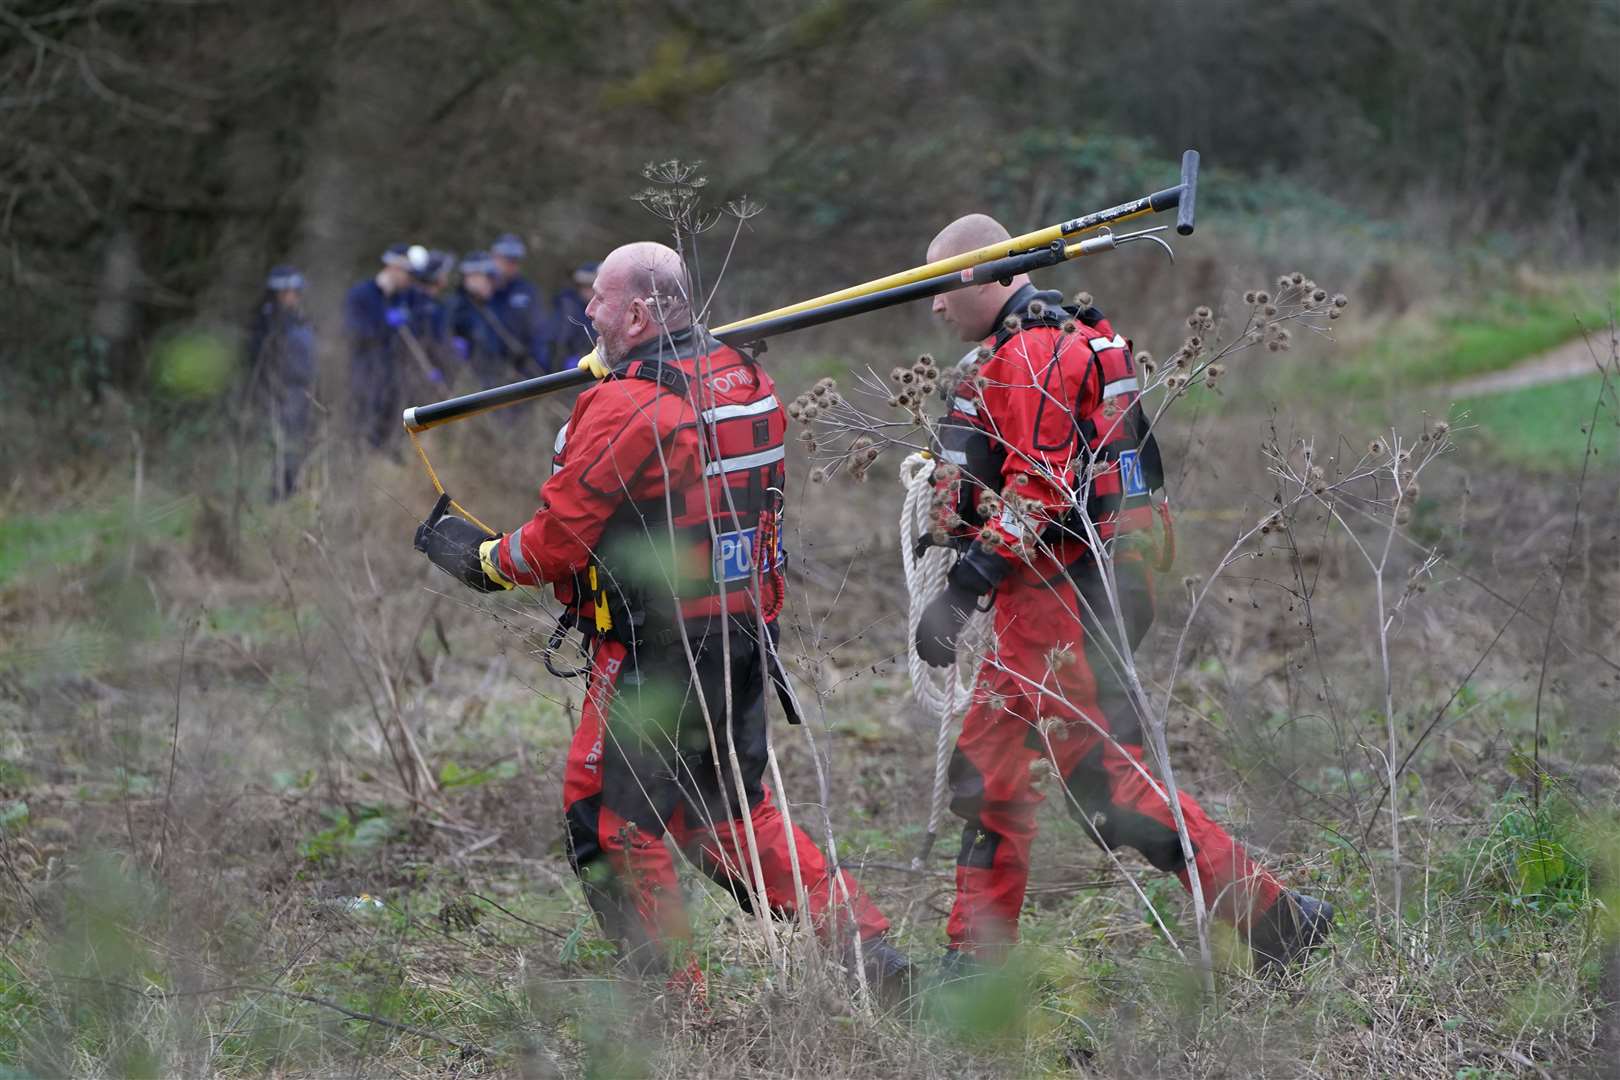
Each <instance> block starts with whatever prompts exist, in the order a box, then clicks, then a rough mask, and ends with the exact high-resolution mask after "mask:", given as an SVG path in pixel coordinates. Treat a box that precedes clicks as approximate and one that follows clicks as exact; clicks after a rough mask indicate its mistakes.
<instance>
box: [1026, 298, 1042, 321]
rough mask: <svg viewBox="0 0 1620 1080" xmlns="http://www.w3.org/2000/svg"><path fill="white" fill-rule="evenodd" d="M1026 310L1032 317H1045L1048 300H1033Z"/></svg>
mask: <svg viewBox="0 0 1620 1080" xmlns="http://www.w3.org/2000/svg"><path fill="white" fill-rule="evenodd" d="M1024 310H1025V311H1027V312H1029V317H1030V318H1032V319H1044V318H1045V317H1046V302H1045V301H1044V300H1031V301H1030V302H1029V306H1028V307H1027V308H1025V309H1024Z"/></svg>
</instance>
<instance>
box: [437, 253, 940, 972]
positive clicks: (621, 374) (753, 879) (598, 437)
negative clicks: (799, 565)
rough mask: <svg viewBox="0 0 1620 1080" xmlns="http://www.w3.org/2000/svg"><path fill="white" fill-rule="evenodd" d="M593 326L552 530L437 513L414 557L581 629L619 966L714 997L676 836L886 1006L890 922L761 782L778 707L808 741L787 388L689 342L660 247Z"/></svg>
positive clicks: (609, 920)
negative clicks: (792, 631)
mask: <svg viewBox="0 0 1620 1080" xmlns="http://www.w3.org/2000/svg"><path fill="white" fill-rule="evenodd" d="M586 314H587V315H588V316H589V318H590V320H591V322H592V323H593V325H594V326H595V327H596V332H597V348H596V352H595V353H594V354H593V355H592V356H590V357H587V358H586V359H585V360H584V361H581V364H582V366H585V365H591V366H592V367H593V370H594V371H596V373H597V374H598V375H599V376H601V377H602V379H601V381H600V382H598V383H597V384H596V385H594V386H592V387H590V388H589V389H587V390H585V391H584V392H583V393H581V394H580V396H579V398H578V400H577V401H576V402H575V404H574V410H573V414H572V415H571V416H570V417H569V420H568V422H567V423H566V424H565V425H564V426H563V428H562V431H561V432H560V433H559V434H558V437H557V443H556V456H555V457H554V458H553V461H552V471H551V476H550V478H549V479H548V480H546V482H545V483H544V485H543V486H542V487H541V489H540V509H539V510H537V511H536V512H535V514H534V516H533V517H532V518H530V519H529V520H528V521H527V522H525V523H524V524H523V525H521V526H520V527H518V528H516V529H514V530H512V531H511V532H510V533H504V534H500V535H497V536H490V535H488V534H486V533H484V532H483V530H481V529H479V528H478V527H477V526H475V525H472V524H471V523H470V522H467V521H465V520H463V519H461V518H458V517H455V516H453V515H449V514H446V513H444V505H443V500H441V505H440V506H439V507H436V508H435V512H434V513H433V514H432V515H430V516H429V519H428V520H427V521H425V522H424V523H423V525H422V528H421V529H420V530H419V531H418V537H417V546H418V548H420V549H421V550H423V551H425V552H426V553H427V555H428V557H429V558H430V559H431V560H432V561H433V562H434V564H435V565H437V566H439V567H440V568H441V569H443V570H445V571H447V572H449V573H450V574H452V575H454V576H455V577H456V578H458V579H459V580H460V581H462V582H463V583H464V584H466V585H468V586H469V587H471V588H474V589H478V590H482V591H494V590H499V589H508V588H512V587H514V586H535V587H538V586H550V587H552V588H553V589H554V590H555V592H556V595H557V597H558V598H559V599H560V600H561V601H562V602H563V604H564V605H565V607H566V608H567V609H568V611H569V613H570V617H571V618H573V619H575V620H577V622H578V625H580V626H581V627H583V628H584V633H585V639H586V648H587V651H588V655H589V656H590V672H589V684H588V686H587V690H586V694H585V701H584V706H583V709H582V713H581V717H580V725H579V729H578V731H577V732H576V733H575V735H574V739H573V744H572V746H571V747H570V749H569V753H568V760H567V764H566V767H565V771H564V778H563V806H564V811H565V816H566V819H567V827H568V853H569V860H570V862H571V864H572V865H573V867H574V870H575V872H576V873H577V874H578V875H579V878H580V882H581V884H582V885H583V887H584V891H585V895H586V898H587V899H588V900H589V901H590V904H591V906H592V908H593V909H594V910H595V911H596V913H597V915H598V916H599V918H600V919H601V922H602V925H603V927H604V929H605V930H606V931H607V933H608V934H609V936H610V937H612V938H613V939H614V940H615V941H616V942H617V943H618V945H619V948H620V952H621V956H622V957H623V959H624V960H625V962H626V963H627V964H628V965H630V966H632V967H633V968H634V969H636V970H639V971H641V972H644V973H645V972H651V971H662V972H667V973H669V977H670V979H671V981H672V983H675V984H679V985H683V986H685V987H686V988H688V989H689V990H691V991H695V992H701V990H702V985H703V981H702V974H701V969H700V967H699V965H698V963H697V960H696V958H695V957H693V956H692V955H691V952H690V942H691V929H690V924H689V922H688V917H687V912H686V909H685V905H684V903H683V901H682V897H681V886H680V882H679V880H678V879H677V877H676V874H675V865H674V861H673V859H672V857H671V854H670V851H669V848H668V847H667V846H666V844H665V838H666V837H669V838H672V839H673V840H674V841H675V843H676V844H677V845H678V846H680V847H681V848H682V849H683V850H684V851H686V852H687V853H688V855H689V856H690V858H691V859H692V861H693V862H694V863H695V864H696V865H697V866H698V867H699V868H701V869H702V870H703V871H704V872H705V873H707V874H708V875H709V876H710V877H712V878H713V879H714V880H715V881H717V882H718V883H720V884H721V885H722V886H724V887H725V888H727V889H728V890H730V891H731V892H732V894H733V895H734V896H736V897H737V899H738V901H739V902H740V903H741V904H743V905H744V907H745V908H747V909H748V910H753V904H754V903H755V902H758V901H763V902H764V904H765V905H766V906H767V907H768V908H769V909H770V911H771V912H772V913H773V914H775V915H778V916H782V917H793V916H794V915H795V913H797V912H798V911H799V910H800V907H801V902H802V903H803V904H804V905H805V906H807V907H808V917H809V920H810V922H811V924H812V925H813V926H814V927H815V929H816V931H817V933H818V934H819V935H820V936H821V937H822V939H823V940H824V941H826V942H827V943H828V944H829V945H830V946H831V947H832V948H833V950H834V952H835V955H838V956H841V957H843V958H845V959H846V960H848V959H853V956H854V955H855V949H854V945H855V942H856V940H857V939H859V941H860V943H861V949H860V955H861V956H862V957H863V959H864V963H865V970H866V974H867V975H868V977H869V979H870V981H871V982H872V983H873V984H874V985H875V987H876V988H877V990H878V991H879V993H880V994H881V995H883V996H884V997H885V998H886V999H888V1000H890V1001H895V1000H897V999H898V998H900V997H903V996H904V995H905V994H906V993H907V992H908V988H909V971H910V965H909V963H908V962H907V960H906V958H905V957H904V956H903V955H902V954H900V953H899V951H898V950H896V949H895V948H894V947H893V946H892V945H890V944H889V942H888V941H887V940H886V939H885V932H886V931H887V929H888V926H889V923H888V920H887V919H885V918H884V917H883V915H882V913H881V912H880V911H878V909H877V907H876V905H874V904H873V903H872V901H871V900H870V899H869V898H868V897H867V896H866V894H865V893H864V892H863V891H862V890H861V887H860V885H859V884H858V883H857V882H856V881H855V879H854V878H853V877H851V876H850V875H849V874H848V873H847V872H845V871H842V870H837V869H835V868H834V867H833V866H831V865H830V864H829V863H828V861H827V859H826V858H825V856H824V855H823V854H822V852H821V851H820V849H819V848H817V847H816V845H815V844H814V843H813V842H812V841H811V839H810V838H809V836H808V835H807V834H806V833H805V832H804V830H803V829H800V828H798V827H796V826H795V827H792V828H790V827H788V825H787V823H786V821H785V819H784V818H783V815H782V813H781V810H780V809H779V807H778V805H777V802H776V798H777V795H776V793H774V792H773V791H772V790H771V789H770V787H769V786H768V785H766V783H765V781H764V773H765V768H766V764H767V752H768V736H767V732H766V693H767V687H768V686H770V687H773V688H774V689H775V690H776V691H777V692H778V693H779V694H780V696H781V697H782V699H783V704H784V706H786V707H787V708H788V711H789V719H790V721H794V720H796V716H795V715H794V713H793V705H792V695H791V691H790V690H788V688H787V682H786V676H785V674H784V673H783V671H782V668H781V664H780V661H779V660H778V658H777V655H776V638H777V630H776V617H777V614H778V613H779V612H780V610H781V607H782V603H783V600H784V599H785V580H784V578H783V574H782V562H783V553H782V548H781V542H780V529H781V515H782V505H781V499H782V492H783V491H785V490H786V487H787V478H786V473H785V462H784V459H785V446H784V438H785V431H786V426H787V419H786V415H785V413H784V411H783V409H782V406H781V403H780V402H779V401H778V399H777V397H776V393H775V387H774V385H773V383H772V382H771V379H770V376H769V375H767V374H766V373H765V371H764V370H763V369H762V368H761V367H759V366H758V365H757V364H756V363H755V362H754V360H753V359H752V358H751V357H748V356H745V355H743V354H742V353H739V352H737V351H736V350H734V349H731V348H728V347H727V346H725V345H723V344H721V343H720V342H719V341H718V340H716V339H715V338H714V337H712V336H711V335H710V334H709V333H708V331H707V330H705V329H704V328H703V327H701V326H696V325H694V324H693V322H692V296H691V292H690V284H689V281H688V277H687V274H686V270H685V267H684V266H683V264H682V262H681V258H680V256H679V255H678V254H677V253H676V252H675V251H674V250H672V249H670V248H668V247H666V246H664V245H662V244H655V243H637V244H629V245H626V246H624V247H621V248H618V249H616V250H615V251H613V252H612V253H611V254H610V255H609V256H608V257H607V258H606V259H605V260H604V261H603V262H602V264H601V267H600V269H599V271H598V273H597V277H596V281H595V283H594V284H593V286H592V292H591V299H590V302H589V304H588V305H587V307H586ZM733 755H735V762H734V761H733ZM795 875H797V886H796V883H795ZM800 888H802V892H800V891H799V889H800Z"/></svg>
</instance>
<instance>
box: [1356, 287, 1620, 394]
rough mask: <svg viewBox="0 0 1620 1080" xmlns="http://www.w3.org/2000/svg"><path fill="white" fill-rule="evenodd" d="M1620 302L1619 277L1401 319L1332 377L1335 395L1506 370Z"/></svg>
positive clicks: (1599, 319)
mask: <svg viewBox="0 0 1620 1080" xmlns="http://www.w3.org/2000/svg"><path fill="white" fill-rule="evenodd" d="M1615 307H1620V282H1617V281H1615V280H1613V279H1610V280H1608V281H1606V283H1605V284H1604V285H1602V286H1590V285H1586V286H1573V285H1572V286H1569V287H1567V288H1564V289H1560V290H1558V291H1555V292H1546V293H1527V294H1511V295H1498V296H1494V297H1492V298H1490V299H1489V300H1487V301H1486V302H1485V303H1483V304H1481V305H1480V306H1478V307H1474V308H1469V309H1466V310H1459V311H1455V312H1452V313H1449V314H1446V315H1442V316H1440V317H1438V318H1436V319H1434V320H1431V321H1428V322H1423V323H1413V324H1408V325H1397V326H1395V327H1392V328H1391V329H1390V330H1389V332H1387V333H1385V334H1383V335H1381V336H1380V337H1379V339H1378V341H1377V342H1376V343H1375V344H1374V345H1372V346H1370V347H1368V348H1367V349H1364V350H1363V351H1362V352H1361V354H1360V355H1359V356H1355V357H1352V358H1349V359H1348V360H1347V361H1346V362H1344V363H1342V364H1340V365H1338V367H1337V370H1336V372H1335V374H1334V376H1333V378H1331V379H1330V380H1328V381H1327V383H1326V384H1325V385H1326V386H1327V387H1328V388H1329V389H1330V390H1331V391H1332V392H1333V393H1334V394H1335V395H1341V394H1346V393H1348V394H1355V395H1357V396H1369V395H1376V394H1378V393H1380V392H1385V391H1391V390H1396V389H1409V388H1410V387H1412V386H1413V385H1416V384H1443V383H1449V382H1454V381H1457V380H1460V379H1466V378H1469V377H1471V376H1475V375H1483V374H1486V373H1488V372H1492V371H1500V370H1502V369H1504V368H1509V367H1512V366H1513V365H1514V364H1517V363H1519V362H1520V361H1522V360H1527V359H1529V358H1531V357H1534V356H1536V355H1537V354H1539V353H1543V352H1546V351H1547V350H1549V349H1552V348H1555V347H1557V346H1559V345H1561V344H1563V343H1564V342H1566V341H1569V340H1570V339H1572V338H1574V337H1576V336H1578V335H1579V334H1580V332H1581V327H1582V326H1583V325H1584V326H1585V327H1586V328H1587V329H1589V330H1596V329H1597V328H1599V327H1601V326H1603V325H1605V324H1606V323H1607V322H1608V313H1609V311H1611V310H1613V309H1614V308H1615Z"/></svg>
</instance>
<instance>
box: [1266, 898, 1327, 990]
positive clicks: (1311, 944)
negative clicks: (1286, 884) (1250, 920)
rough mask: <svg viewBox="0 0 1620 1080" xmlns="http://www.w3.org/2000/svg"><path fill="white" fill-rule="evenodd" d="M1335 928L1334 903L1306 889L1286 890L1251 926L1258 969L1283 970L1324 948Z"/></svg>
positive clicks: (1268, 970) (1268, 971) (1267, 971)
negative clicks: (1305, 893)
mask: <svg viewBox="0 0 1620 1080" xmlns="http://www.w3.org/2000/svg"><path fill="white" fill-rule="evenodd" d="M1332 928H1333V905H1332V904H1330V903H1328V902H1327V901H1325V900H1318V899H1316V898H1315V897H1313V896H1306V895H1304V894H1303V893H1296V892H1285V893H1283V894H1282V895H1281V896H1279V897H1277V902H1276V903H1275V904H1273V905H1271V908H1270V910H1268V911H1267V912H1265V913H1264V914H1263V915H1261V916H1260V917H1259V918H1257V919H1255V920H1254V924H1253V925H1252V926H1251V927H1250V928H1249V946H1250V948H1252V949H1253V950H1254V970H1255V971H1256V972H1257V973H1260V974H1266V973H1271V972H1274V971H1279V970H1281V969H1282V968H1285V967H1287V966H1288V965H1290V964H1292V963H1293V962H1294V961H1295V960H1297V959H1299V958H1300V957H1301V956H1303V955H1304V954H1305V953H1307V952H1309V951H1310V950H1312V949H1316V948H1320V947H1321V946H1322V944H1323V943H1324V942H1325V941H1326V940H1327V936H1328V931H1329V930H1331V929H1332Z"/></svg>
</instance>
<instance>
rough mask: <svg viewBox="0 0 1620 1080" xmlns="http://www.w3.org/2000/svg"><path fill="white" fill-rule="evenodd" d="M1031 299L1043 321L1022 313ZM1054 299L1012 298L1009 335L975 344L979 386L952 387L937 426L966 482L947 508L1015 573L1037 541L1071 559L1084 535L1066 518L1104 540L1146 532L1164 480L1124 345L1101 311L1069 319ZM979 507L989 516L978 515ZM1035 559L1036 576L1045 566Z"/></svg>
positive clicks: (1025, 293) (1029, 292)
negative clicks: (1013, 322) (1085, 521)
mask: <svg viewBox="0 0 1620 1080" xmlns="http://www.w3.org/2000/svg"><path fill="white" fill-rule="evenodd" d="M1032 303H1033V304H1034V305H1035V306H1036V308H1035V310H1036V311H1037V312H1039V311H1041V309H1044V314H1039V315H1032V314H1031V310H1030V309H1031V305H1032ZM1061 303H1062V298H1061V296H1060V295H1059V294H1057V293H1038V292H1036V291H1035V289H1034V287H1033V286H1026V287H1025V288H1024V289H1022V290H1020V291H1019V292H1018V293H1017V294H1015V295H1014V297H1013V298H1012V300H1011V301H1010V302H1009V303H1008V304H1007V306H1006V308H1004V309H1003V318H1007V317H1009V316H1017V317H1018V318H1019V328H1018V329H1016V330H1010V331H1009V330H1007V329H1004V328H1001V327H998V332H997V333H996V334H994V335H992V336H991V337H989V338H987V339H986V340H985V342H984V345H983V347H982V350H983V351H981V352H980V353H979V354H978V355H979V356H981V357H982V356H984V355H985V353H986V352H988V353H989V356H988V358H987V359H983V360H982V361H976V364H977V369H978V374H977V378H974V379H963V380H962V381H961V383H959V385H958V387H957V390H956V396H955V397H954V398H953V400H952V403H951V409H950V412H949V413H948V414H947V416H946V419H945V423H944V424H943V425H942V431H941V438H942V442H943V443H944V453H945V456H946V458H947V460H949V461H951V462H952V463H953V464H956V465H958V466H960V467H962V468H963V470H964V472H965V473H966V474H968V475H967V476H965V477H964V483H963V484H962V485H961V486H960V487H959V489H958V491H959V494H958V501H957V512H958V513H959V514H960V515H961V516H962V518H963V519H964V523H965V527H966V528H965V535H967V536H969V537H979V536H982V535H983V534H985V533H994V534H995V535H996V538H997V539H996V540H995V541H992V547H993V550H995V551H997V552H1000V553H1002V555H1003V558H1004V559H1006V560H1008V561H1009V562H1010V563H1012V564H1014V565H1019V564H1022V563H1024V562H1025V561H1026V555H1027V553H1028V550H1029V548H1030V547H1031V546H1032V545H1033V544H1034V542H1035V540H1036V539H1037V538H1044V542H1045V544H1046V546H1048V547H1050V548H1051V549H1052V550H1053V552H1054V553H1055V556H1056V561H1057V563H1058V565H1062V564H1063V563H1065V562H1067V561H1070V560H1072V559H1073V558H1076V557H1078V556H1079V554H1081V552H1082V551H1083V550H1084V541H1083V539H1082V538H1083V537H1084V535H1085V533H1084V530H1083V527H1082V526H1081V525H1080V524H1079V522H1078V521H1077V519H1076V517H1075V515H1076V514H1085V515H1088V516H1089V517H1090V518H1091V521H1092V524H1093V525H1095V526H1096V529H1097V533H1098V535H1099V537H1100V538H1101V539H1104V540H1106V539H1108V538H1109V537H1111V536H1113V535H1114V534H1115V533H1116V532H1128V531H1133V530H1135V529H1140V528H1146V527H1147V526H1148V525H1149V524H1150V523H1151V514H1152V510H1151V507H1150V505H1149V503H1148V495H1149V488H1150V486H1151V487H1157V486H1159V485H1160V484H1161V483H1162V480H1161V479H1160V478H1159V477H1158V475H1157V472H1158V460H1157V450H1156V448H1152V449H1151V453H1149V450H1150V447H1151V442H1150V440H1148V439H1145V438H1144V436H1145V435H1146V432H1145V431H1144V427H1145V422H1144V421H1143V419H1142V414H1141V410H1140V408H1138V407H1137V405H1136V402H1137V396H1138V392H1139V389H1138V384H1137V379H1136V369H1135V362H1134V361H1133V360H1132V358H1131V351H1130V343H1129V342H1127V341H1126V340H1125V338H1124V337H1123V336H1121V335H1119V334H1116V333H1115V332H1114V329H1113V327H1112V326H1111V325H1110V324H1109V322H1108V320H1107V319H1106V318H1104V317H1102V315H1101V313H1100V312H1095V311H1093V312H1088V313H1086V317H1085V318H1076V317H1074V316H1073V315H1072V314H1071V313H1068V312H1066V311H1064V309H1063V308H1062V307H1061V306H1060V305H1061ZM1144 457H1150V458H1151V461H1150V462H1145V461H1144ZM1144 465H1149V466H1150V467H1148V468H1147V469H1146V470H1145V471H1144ZM1088 467H1089V472H1090V475H1089V476H1088V475H1087V472H1088ZM988 493H995V494H996V496H997V498H994V499H989V500H987V499H986V496H987V494H988ZM1009 497H1016V499H1017V501H1018V503H1019V505H1017V506H1014V505H1011V503H1012V499H1011V498H1009ZM986 503H988V505H989V507H990V508H991V509H992V510H995V511H996V512H994V513H991V514H988V515H986V514H983V513H982V512H981V511H982V510H983V509H984V507H985V505H986ZM998 541H999V542H998ZM1021 550H1022V551H1024V553H1025V554H1020V551H1021ZM1045 561H1046V563H1047V565H1046V566H1045V567H1039V566H1038V569H1042V570H1050V569H1051V568H1052V567H1051V565H1050V563H1051V561H1052V560H1045ZM1009 568H1010V567H1009Z"/></svg>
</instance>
